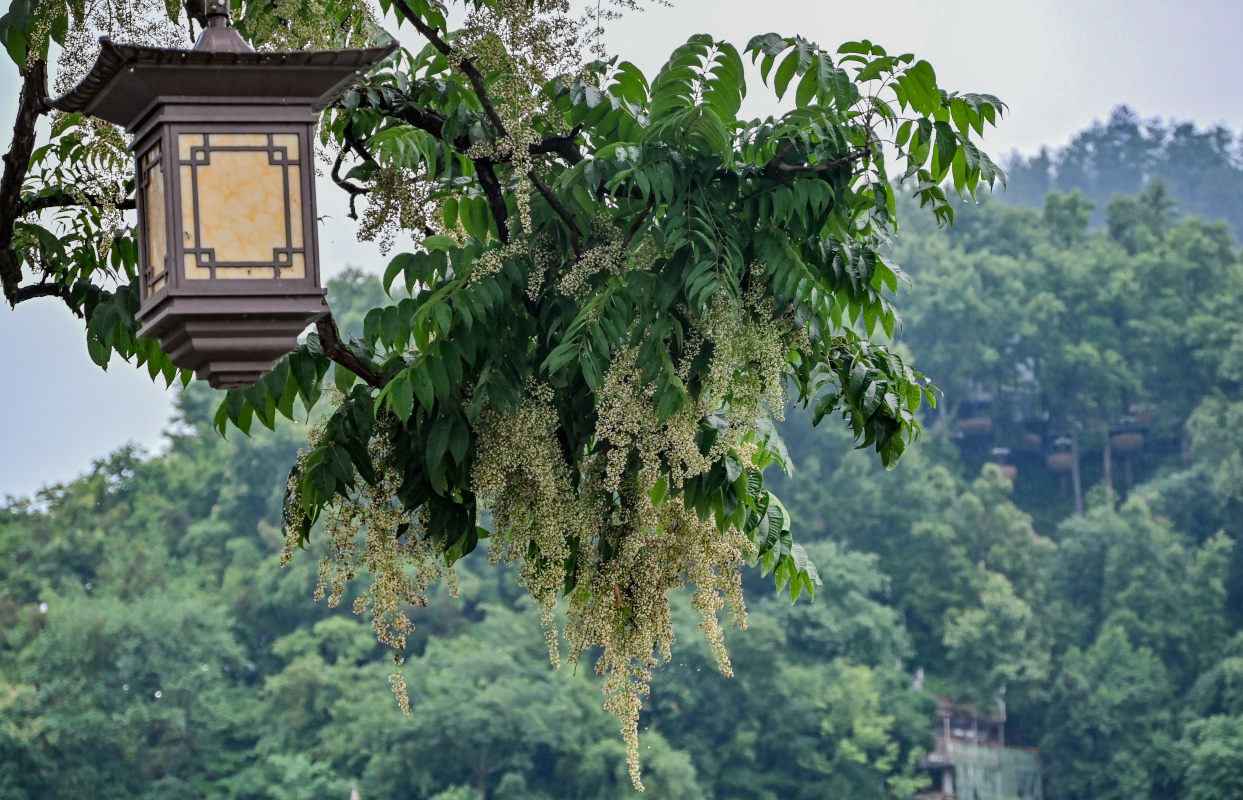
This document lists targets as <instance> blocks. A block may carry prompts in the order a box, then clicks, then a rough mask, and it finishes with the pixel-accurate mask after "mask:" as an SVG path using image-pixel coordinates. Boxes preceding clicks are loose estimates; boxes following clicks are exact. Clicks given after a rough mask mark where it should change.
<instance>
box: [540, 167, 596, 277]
mask: <svg viewBox="0 0 1243 800" xmlns="http://www.w3.org/2000/svg"><path fill="white" fill-rule="evenodd" d="M527 177H528V178H529V179H530V180H531V183H532V184H534V185H535V188H536V190H537V191H539V193H540V195H542V196H543V198H544V200H545V202H547V203H548V205H550V206H552V210H553V211H555V212H557V216H558V217H561V221H562V222H564V223H565V226H566V227H567V228H569V229H570V246H571V247H573V248H574V255H575V256H582V254H583V243H582V237H581V235H580V233H579V230H578V224H577V223H575V222H574V217H573V215H571V214H570V212H569V211H567V210H566V207H565V206H564V205H562V204H561V198H559V197H557V194H556V192H554V191H553V190H552V189H550V188H548V184H546V183H544V179H543V178H541V177H540V176H539V173H538V172H536V171H535V170H534V169H531V170H529V171H528V172H527Z"/></svg>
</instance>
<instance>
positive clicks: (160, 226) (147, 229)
mask: <svg viewBox="0 0 1243 800" xmlns="http://www.w3.org/2000/svg"><path fill="white" fill-rule="evenodd" d="M141 170H142V176H143V187H142V193H143V197H142V200H143V213H144V216H145V219H144V220H143V226H142V227H143V235H144V238H145V239H146V240H147V253H146V255H147V269H148V275H149V276H150V281H151V282H150V284H149V285H148V286H147V296H148V297H150V296H151V295H153V294H155V293H156V292H157V291H159V289H160V288H161V287H162V286H163V283H164V279H163V276H164V272H165V270H166V269H167V266H168V215H167V214H166V213H165V207H164V164H163V162H162V161H161V160H160V146H159V145H158V144H157V145H155V146H154V147H152V148H151V149H150V150H148V151H147V152H146V153H144V154H143V157H142V165H141Z"/></svg>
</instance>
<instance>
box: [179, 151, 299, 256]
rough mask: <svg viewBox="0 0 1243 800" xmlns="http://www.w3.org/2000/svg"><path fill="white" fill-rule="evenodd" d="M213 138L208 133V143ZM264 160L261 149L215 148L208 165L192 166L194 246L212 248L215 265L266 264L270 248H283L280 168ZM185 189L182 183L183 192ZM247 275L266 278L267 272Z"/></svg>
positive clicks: (284, 212)
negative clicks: (196, 229) (196, 237)
mask: <svg viewBox="0 0 1243 800" xmlns="http://www.w3.org/2000/svg"><path fill="white" fill-rule="evenodd" d="M221 138H224V137H221ZM215 140H216V137H215V136H213V137H212V144H213V145H215V144H216V141H215ZM268 161H269V159H268V152H267V151H266V150H257V151H227V150H226V151H220V150H216V151H213V152H212V153H211V163H210V164H200V165H196V166H195V167H194V170H195V172H196V173H197V176H196V177H197V184H198V187H197V188H198V200H199V206H198V223H199V235H200V237H201V241H200V242H199V243H198V246H199V247H210V248H213V249H214V251H215V259H214V261H215V262H216V263H217V264H220V263H222V262H230V261H231V262H234V263H236V262H243V263H244V262H247V261H253V262H259V263H270V262H272V261H273V259H274V255H273V253H274V251H275V250H276V249H279V248H284V247H287V246H288V244H287V242H288V238H287V236H286V225H287V220H288V218H289V211H290V209H289V203H288V201H287V199H286V196H285V174H284V172H285V168H284V167H282V166H280V165H278V164H270V163H268ZM291 188H294V187H291ZM187 191H188V187H185V186H184V185H183V187H182V192H183V195H184V194H185V193H186V192H187ZM260 272H261V271H260ZM187 277H189V276H187ZM237 277H241V276H237ZM253 277H272V273H271V272H270V271H269V272H267V273H266V275H263V274H258V273H257V274H255V275H254V276H253Z"/></svg>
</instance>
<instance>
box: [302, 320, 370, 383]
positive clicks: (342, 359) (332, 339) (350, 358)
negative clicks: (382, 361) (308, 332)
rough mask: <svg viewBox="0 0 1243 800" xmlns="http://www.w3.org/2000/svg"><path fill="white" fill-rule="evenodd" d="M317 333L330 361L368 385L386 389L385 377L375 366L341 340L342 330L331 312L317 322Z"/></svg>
mask: <svg viewBox="0 0 1243 800" xmlns="http://www.w3.org/2000/svg"><path fill="white" fill-rule="evenodd" d="M315 331H316V332H317V333H318V334H319V344H320V346H321V347H323V348H324V355H326V356H328V359H329V360H330V361H333V362H335V363H337V364H340V365H341V366H343V367H345V368H346V369H348V370H349V371H350V372H352V373H354V374H355V375H357V376H358V377H360V378H362V379H363V380H364V381H366V382H367V384H368V385H370V386H372V387H374V388H376V389H382V388H384V383H385V381H384V376H383V375H382V374H381V373H380V372H378V371H377V370H376V368H375V367H374V366H372V365H371V364H368V363H367V362H365V361H363V360H362V359H361V358H359V357H358V356H357V355H356V354H355V353H354V351H353V350H351V349H350V348H349V347H348V346H347V345H346V344H345V342H344V341H343V340H342V339H341V330H340V329H339V328H338V327H337V321H336V320H335V319H333V316H332V313H331V312H329V313H327V314H325V315H324V316H322V317H320V318H319V319H318V320H316V322H315Z"/></svg>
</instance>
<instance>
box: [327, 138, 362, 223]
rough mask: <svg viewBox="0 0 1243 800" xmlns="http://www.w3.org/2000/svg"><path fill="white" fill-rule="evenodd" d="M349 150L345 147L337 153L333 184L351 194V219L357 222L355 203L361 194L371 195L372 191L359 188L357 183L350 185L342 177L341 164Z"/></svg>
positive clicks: (334, 163)
mask: <svg viewBox="0 0 1243 800" xmlns="http://www.w3.org/2000/svg"><path fill="white" fill-rule="evenodd" d="M348 149H349V148H348V147H343V148H341V150H340V152H338V153H337V160H336V161H334V162H333V164H332V182H333V183H335V184H336V185H337V186H340V187H341V188H342V189H344V190H345V191H347V192H349V193H350V213H349V217H350V219H352V220H357V219H358V211H357V210H356V209H355V208H354V201H355V200H356V199H357V198H358V196H359V195H360V194H369V193H370V192H371V190H370V189H368V188H367V187H365V186H359V185H358V184H356V183H350V182H349V181H348V180H346V179H345V178H342V177H341V162H343V161H344V160H345V153H346V151H347V150H348Z"/></svg>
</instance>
